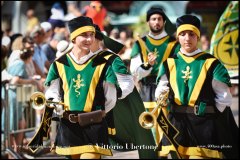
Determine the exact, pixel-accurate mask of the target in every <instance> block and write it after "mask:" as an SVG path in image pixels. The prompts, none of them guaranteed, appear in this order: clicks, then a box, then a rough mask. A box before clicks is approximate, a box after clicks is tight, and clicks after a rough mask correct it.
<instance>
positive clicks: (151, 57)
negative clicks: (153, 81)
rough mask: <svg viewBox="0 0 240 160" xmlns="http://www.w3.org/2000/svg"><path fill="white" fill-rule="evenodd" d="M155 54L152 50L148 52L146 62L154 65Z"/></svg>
mask: <svg viewBox="0 0 240 160" xmlns="http://www.w3.org/2000/svg"><path fill="white" fill-rule="evenodd" d="M156 58H157V56H156V54H154V53H153V52H149V53H148V64H150V65H151V66H153V65H154V63H155V62H156Z"/></svg>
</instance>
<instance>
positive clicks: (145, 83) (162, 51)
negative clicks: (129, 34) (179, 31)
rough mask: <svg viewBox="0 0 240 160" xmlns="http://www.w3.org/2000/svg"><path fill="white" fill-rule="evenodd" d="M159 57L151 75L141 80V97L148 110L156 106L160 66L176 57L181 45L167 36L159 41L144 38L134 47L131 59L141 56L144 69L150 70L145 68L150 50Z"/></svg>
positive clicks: (148, 37)
mask: <svg viewBox="0 0 240 160" xmlns="http://www.w3.org/2000/svg"><path fill="white" fill-rule="evenodd" d="M144 43H145V44H146V46H147V48H148V49H149V51H150V52H153V53H154V54H156V55H157V59H156V63H155V64H154V65H153V66H152V68H153V69H152V71H151V73H150V75H148V76H147V77H145V78H143V79H142V80H140V83H141V88H140V91H139V93H140V96H141V98H142V100H143V101H144V105H145V107H146V108H154V106H155V96H154V94H155V89H156V78H157V74H158V70H159V66H160V64H162V62H163V61H165V60H166V59H167V58H168V57H171V56H172V55H174V53H177V52H178V51H179V48H180V45H179V43H178V42H177V41H176V40H175V38H173V37H170V36H166V37H163V38H161V39H159V40H156V39H153V38H151V37H150V36H148V35H147V36H144V37H142V38H141V40H138V41H136V43H134V45H133V49H132V53H131V58H133V57H135V56H137V55H138V54H140V56H141V60H142V62H143V64H142V65H141V67H142V68H143V69H149V68H150V66H145V65H144V64H146V62H147V61H148V58H147V57H148V50H147V48H146V47H145V45H144Z"/></svg>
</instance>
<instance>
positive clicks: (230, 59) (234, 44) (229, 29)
mask: <svg viewBox="0 0 240 160" xmlns="http://www.w3.org/2000/svg"><path fill="white" fill-rule="evenodd" d="M238 17H239V13H238V1H231V2H230V3H229V4H228V6H227V8H226V9H225V11H224V12H223V14H222V16H221V17H220V19H219V21H218V24H217V26H216V28H215V30H214V33H213V36H212V39H211V47H210V53H211V54H212V55H214V56H215V57H216V58H218V59H219V60H220V61H221V62H222V63H223V64H224V65H225V67H226V68H227V70H228V72H229V75H230V77H231V79H232V83H238V63H239V58H238V55H239V50H238V40H239V38H238Z"/></svg>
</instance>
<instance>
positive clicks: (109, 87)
mask: <svg viewBox="0 0 240 160" xmlns="http://www.w3.org/2000/svg"><path fill="white" fill-rule="evenodd" d="M103 89H104V95H105V112H106V113H107V112H109V111H110V110H111V109H113V107H114V106H115V105H116V101H117V90H116V87H115V85H114V84H112V83H108V82H106V81H104V82H103Z"/></svg>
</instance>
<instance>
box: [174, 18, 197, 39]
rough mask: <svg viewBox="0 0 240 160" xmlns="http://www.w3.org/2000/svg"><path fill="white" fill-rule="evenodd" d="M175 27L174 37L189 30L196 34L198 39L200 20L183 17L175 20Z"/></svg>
mask: <svg viewBox="0 0 240 160" xmlns="http://www.w3.org/2000/svg"><path fill="white" fill-rule="evenodd" d="M176 27H177V34H176V36H178V35H179V34H180V33H181V32H182V31H186V30H190V31H193V32H194V33H196V35H197V36H198V37H199V38H200V20H199V19H198V18H197V17H196V16H193V15H183V16H181V17H179V18H177V21H176Z"/></svg>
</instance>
